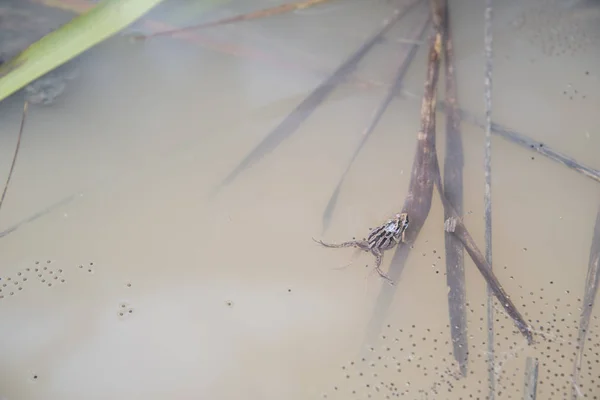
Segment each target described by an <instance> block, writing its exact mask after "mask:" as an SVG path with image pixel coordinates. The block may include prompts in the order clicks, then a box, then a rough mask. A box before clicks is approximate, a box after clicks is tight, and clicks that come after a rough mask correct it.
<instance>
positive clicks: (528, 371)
mask: <svg viewBox="0 0 600 400" xmlns="http://www.w3.org/2000/svg"><path fill="white" fill-rule="evenodd" d="M538 368H539V362H538V359H537V358H533V357H527V361H526V362H525V387H524V388H523V399H524V400H535V399H536V396H537V383H538Z"/></svg>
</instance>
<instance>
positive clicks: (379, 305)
mask: <svg viewBox="0 0 600 400" xmlns="http://www.w3.org/2000/svg"><path fill="white" fill-rule="evenodd" d="M441 1H442V0H431V1H430V5H431V9H432V20H433V26H434V30H435V34H434V36H433V37H432V39H431V45H430V48H429V55H428V63H427V78H426V80H425V93H424V94H423V100H422V102H421V128H420V130H419V132H418V133H417V146H416V149H415V157H414V161H413V166H412V171H411V177H410V183H409V185H408V194H407V195H406V199H405V200H404V205H403V206H402V212H406V213H408V215H410V227H409V228H408V230H407V231H406V236H407V241H408V242H409V243H410V242H414V241H415V240H416V238H417V236H418V234H419V232H420V231H421V228H422V227H423V225H424V224H425V220H426V219H427V216H428V215H429V211H430V209H431V199H432V197H433V183H434V178H435V171H436V158H435V154H436V153H435V151H436V150H435V104H436V94H437V82H438V77H439V69H440V58H441V50H442V35H443V32H444V30H445V29H444V20H445V18H444V15H445V14H444V13H443V5H442V4H440V2H441ZM410 248H411V246H407V245H405V244H400V245H399V246H398V248H397V249H396V252H395V253H394V257H393V259H392V262H391V264H390V268H389V271H388V276H389V277H390V278H391V279H392V280H393V281H394V282H395V281H397V280H398V279H399V277H400V275H401V274H402V270H403V269H404V265H405V262H406V259H407V257H408V254H409V253H410ZM397 287H398V285H388V284H386V285H383V286H382V288H381V290H380V292H379V296H378V297H377V300H376V303H375V307H374V310H373V313H372V316H371V320H370V321H369V325H368V328H367V333H366V337H365V340H364V343H370V344H371V345H372V344H373V343H374V342H375V341H376V340H377V339H378V337H379V332H380V331H381V327H382V325H383V323H384V321H385V319H386V317H387V313H388V312H389V309H390V306H391V304H392V301H393V299H394V294H395V292H396V288H397Z"/></svg>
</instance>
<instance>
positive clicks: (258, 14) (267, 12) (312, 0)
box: [135, 0, 329, 39]
mask: <svg viewBox="0 0 600 400" xmlns="http://www.w3.org/2000/svg"><path fill="white" fill-rule="evenodd" d="M326 1H329V0H308V1H304V2H301V3H288V4H282V5H280V6H275V7H271V8H266V9H263V10H259V11H254V12H250V13H247V14H242V15H236V16H235V17H229V18H223V19H220V20H218V21H213V22H206V23H203V24H197V25H193V26H188V27H185V28H178V29H170V30H167V31H160V32H155V33H150V34H148V35H136V36H135V39H148V38H151V37H155V36H170V35H175V34H178V33H184V32H190V31H197V30H200V29H206V28H212V27H215V26H219V25H227V24H232V23H234V22H242V21H249V20H253V19H259V18H266V17H271V16H273V15H279V14H284V13H287V12H291V11H295V10H301V9H304V8H308V7H311V6H315V5H317V4H321V3H324V2H326Z"/></svg>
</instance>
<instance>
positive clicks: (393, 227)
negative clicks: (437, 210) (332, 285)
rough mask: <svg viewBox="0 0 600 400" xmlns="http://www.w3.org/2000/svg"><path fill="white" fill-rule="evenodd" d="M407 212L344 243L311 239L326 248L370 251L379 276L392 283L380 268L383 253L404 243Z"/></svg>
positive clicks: (407, 219) (407, 223)
mask: <svg viewBox="0 0 600 400" xmlns="http://www.w3.org/2000/svg"><path fill="white" fill-rule="evenodd" d="M409 222H410V220H409V218H408V213H405V212H403V213H399V214H396V215H394V217H392V218H390V219H388V220H387V221H386V222H385V223H383V224H382V225H380V226H378V227H376V228H374V229H372V230H371V232H370V233H369V236H368V237H367V239H366V240H365V239H363V240H351V241H348V242H344V243H339V244H334V243H326V242H323V241H322V240H317V239H315V238H312V239H313V241H315V242H316V243H319V244H320V245H322V246H324V247H328V248H342V247H357V248H359V249H361V250H364V251H367V252H369V253H371V254H372V255H373V256H374V257H375V270H376V271H377V273H378V274H379V276H380V277H382V278H383V279H385V280H386V281H387V282H388V283H390V284H392V285H393V281H392V279H391V278H390V277H389V276H387V275H386V274H385V273H384V272H383V271H382V270H381V262H382V260H383V253H384V252H385V251H387V250H390V249H392V248H394V247H395V246H396V245H398V244H399V243H406V229H408V225H409Z"/></svg>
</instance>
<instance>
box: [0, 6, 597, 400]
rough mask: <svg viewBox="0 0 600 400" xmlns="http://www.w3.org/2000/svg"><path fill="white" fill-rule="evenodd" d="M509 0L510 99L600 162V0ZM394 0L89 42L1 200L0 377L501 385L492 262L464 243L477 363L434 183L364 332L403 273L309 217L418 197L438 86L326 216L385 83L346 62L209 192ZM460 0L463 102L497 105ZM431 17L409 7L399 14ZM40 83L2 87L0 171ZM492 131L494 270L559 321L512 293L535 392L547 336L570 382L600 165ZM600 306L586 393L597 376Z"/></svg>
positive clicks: (375, 64) (499, 29) (515, 347)
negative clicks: (421, 137)
mask: <svg viewBox="0 0 600 400" xmlns="http://www.w3.org/2000/svg"><path fill="white" fill-rule="evenodd" d="M496 3H497V2H494V5H495V6H496V8H495V10H494V11H495V12H494V35H495V36H494V63H495V69H494V93H493V101H494V103H493V107H494V117H493V118H494V120H495V121H496V122H499V123H501V124H503V125H507V126H510V127H511V128H513V129H515V130H518V131H519V132H521V133H524V134H526V135H528V136H530V137H532V138H534V139H536V140H539V141H542V142H544V143H545V144H547V145H548V146H552V147H553V148H554V149H556V150H559V151H561V152H563V153H566V154H568V155H570V156H572V157H573V158H575V159H577V160H578V161H580V162H581V163H583V164H586V165H588V166H590V167H593V168H596V169H600V132H599V131H598V126H600V114H598V113H597V111H596V110H598V108H599V106H600V82H599V76H600V69H599V68H598V66H599V65H600V53H599V52H598V48H597V46H595V45H594V43H598V40H597V39H598V38H600V29H599V28H598V27H599V26H600V23H598V22H600V19H599V18H598V15H600V8H598V6H597V5H596V4H594V3H593V2H591V3H592V4H591V5H589V4H583V5H581V4H575V5H573V4H570V3H569V4H567V2H558V1H551V2H549V1H526V2H517V1H507V2H503V3H502V4H496ZM272 4H274V3H273V2H263V3H262V4H261V5H260V6H262V7H265V6H268V5H272ZM565 4H567V5H566V6H565ZM257 6H258V5H257ZM393 6H394V4H393V2H387V1H378V2H369V3H367V2H359V1H349V2H332V3H329V4H324V5H323V6H322V8H321V9H319V8H314V9H309V10H304V11H302V12H297V13H292V14H289V15H285V16H281V17H276V18H272V19H268V20H263V21H256V22H246V23H241V24H238V25H235V26H229V27H220V28H215V29H213V30H211V31H206V32H203V33H202V35H201V37H202V38H205V39H206V38H208V39H210V41H211V42H210V43H221V45H220V46H221V48H223V47H225V45H223V44H222V43H234V44H237V45H238V46H240V47H243V48H249V49H253V52H252V54H250V56H249V55H248V54H249V53H244V54H238V55H231V54H224V53H222V52H217V51H214V50H211V49H209V48H207V47H206V46H202V45H201V44H202V43H207V42H206V40H205V41H204V42H202V41H183V40H178V39H172V38H156V39H154V40H152V41H148V42H146V43H136V44H132V43H130V42H128V41H127V40H125V39H124V38H122V37H115V38H113V39H112V40H110V41H108V42H106V43H104V44H102V45H100V46H98V47H97V48H96V49H94V50H93V51H91V52H89V54H87V55H86V57H85V58H84V59H83V60H82V61H81V79H79V80H78V81H77V82H75V83H73V84H71V86H69V88H68V89H67V91H66V92H65V94H64V95H63V96H62V97H61V98H60V99H59V100H57V102H56V103H55V104H53V105H52V106H48V107H43V106H32V107H31V108H30V110H29V115H28V118H27V122H26V127H25V132H24V134H23V141H22V144H21V150H20V155H19V159H18V161H17V166H16V169H15V172H14V175H13V177H12V183H11V186H10V189H9V192H8V195H7V198H6V201H5V202H4V204H3V206H2V210H0V231H5V230H7V229H10V228H11V227H14V226H16V225H17V226H19V227H18V229H17V230H15V231H13V232H12V233H10V234H7V235H5V236H3V237H2V238H1V239H0V249H1V252H0V254H1V255H0V260H1V265H2V269H1V271H0V275H1V280H0V285H1V286H0V289H1V291H0V316H1V318H2V322H3V323H2V326H1V328H0V338H1V340H0V354H2V357H0V358H1V361H0V371H1V373H0V380H1V385H0V387H1V389H0V398H2V399H6V400H12V399H65V400H66V399H81V398H86V399H135V398H145V399H159V398H160V399H162V398H165V397H171V398H180V399H195V398H210V399H241V398H244V399H303V400H304V399H317V398H318V399H321V398H329V399H349V398H351V399H354V398H356V399H368V398H372V399H388V398H406V399H453V400H454V399H471V398H473V399H477V398H479V399H485V398H486V396H489V382H488V380H487V379H488V373H487V371H486V369H487V368H488V367H487V366H486V358H487V353H486V352H487V343H486V338H487V332H486V325H485V318H486V317H485V307H484V306H483V305H484V303H485V299H486V294H485V285H484V284H483V280H482V279H481V277H480V275H479V274H478V272H477V270H476V269H475V266H474V265H473V263H472V262H471V261H470V260H469V259H468V258H466V265H465V268H466V274H467V301H468V306H467V316H468V319H469V325H468V332H469V338H468V345H469V365H468V370H469V373H468V375H467V377H466V378H459V377H458V376H456V371H457V367H456V365H455V362H454V360H453V357H452V346H451V343H450V340H451V339H450V333H449V332H450V329H449V327H448V312H447V297H446V293H447V288H446V280H445V277H444V272H445V263H444V237H443V231H442V223H443V212H442V208H441V204H440V201H439V198H438V197H437V194H434V201H433V206H432V210H431V212H430V215H429V219H428V220H427V222H426V224H425V226H424V228H423V230H422V231H421V233H420V235H419V237H418V239H417V241H416V242H415V243H414V244H413V245H414V249H413V250H412V252H411V254H410V256H409V258H408V260H407V264H406V268H405V269H404V272H403V273H402V276H401V279H400V281H398V282H397V286H398V287H397V291H396V294H395V297H394V302H393V304H392V306H391V309H390V311H389V316H388V317H387V320H386V323H385V325H384V327H383V328H382V330H381V332H380V337H379V340H378V341H377V343H374V344H369V343H364V337H365V332H366V331H367V329H368V322H369V320H370V317H371V315H372V313H373V312H376V310H374V307H375V300H376V298H377V295H378V293H379V291H380V290H381V287H382V285H385V283H384V282H382V281H381V279H379V278H378V277H377V275H376V274H373V273H372V270H371V268H366V267H365V266H366V265H367V264H372V261H373V259H372V258H371V257H370V256H369V255H366V254H364V255H363V254H361V255H359V256H358V257H355V258H353V257H354V256H355V255H354V254H353V251H352V250H350V249H340V250H330V249H324V248H321V247H319V246H318V245H316V244H315V243H314V242H313V241H312V240H311V237H316V238H323V239H324V240H328V241H334V242H335V241H343V240H349V239H351V238H352V237H355V236H356V237H362V236H363V235H365V234H366V233H367V232H368V228H371V227H373V226H375V225H376V224H378V223H381V222H382V221H383V220H385V219H386V218H388V217H389V216H391V215H392V214H393V213H395V212H398V211H399V207H401V205H402V203H403V200H404V196H405V194H406V191H407V186H408V181H409V177H410V168H411V165H412V158H413V151H414V147H415V138H416V132H417V130H418V127H419V108H420V104H419V102H415V101H414V100H411V99H409V98H406V97H404V98H398V99H396V100H394V101H393V102H392V104H391V105H390V108H389V109H388V111H387V112H386V114H385V115H384V117H383V118H382V119H381V121H380V123H379V125H378V127H377V129H376V131H375V132H374V134H373V137H372V138H371V139H370V140H369V142H368V143H367V145H366V146H365V148H364V150H363V152H362V153H361V154H360V156H359V157H358V159H357V161H356V163H355V164H354V166H353V167H352V170H351V172H350V173H349V174H348V176H347V178H346V181H345V184H344V186H343V188H342V191H341V194H340V198H339V200H338V207H337V208H336V211H335V213H334V216H333V219H332V222H331V227H330V229H329V230H328V231H326V233H325V234H324V235H321V215H322V212H323V209H324V207H325V206H326V204H327V202H328V200H329V196H330V194H331V192H332V190H333V188H334V187H335V185H336V184H337V181H338V179H339V177H340V174H341V173H342V172H343V171H344V169H345V165H346V162H347V160H348V159H349V157H350V155H351V154H352V152H353V150H354V146H355V145H356V144H357V143H358V142H359V141H360V139H361V138H360V135H361V132H362V130H363V129H364V127H365V126H366V125H367V123H368V121H369V118H370V116H371V113H372V111H373V109H374V108H376V107H377V105H378V102H379V101H380V100H381V99H382V98H383V97H384V95H385V89H382V88H373V89H364V88H360V87H356V86H353V85H350V84H343V85H341V86H340V87H339V88H338V89H336V91H335V92H334V93H333V94H332V95H331V96H330V97H329V99H328V100H327V101H326V102H325V103H324V104H323V105H322V106H321V107H319V108H318V109H317V110H316V111H315V112H314V114H313V115H312V116H311V117H310V118H309V119H308V120H307V121H306V122H305V123H304V124H302V125H301V127H300V129H299V130H298V132H297V133H295V134H294V135H293V136H292V137H291V138H290V139H288V140H286V141H285V142H284V143H283V144H282V145H281V146H280V147H279V148H278V149H277V150H276V151H274V152H272V153H270V154H269V155H267V156H266V157H264V158H263V159H262V160H261V161H260V162H259V163H257V164H256V165H254V166H253V167H252V168H250V169H248V170H247V171H245V172H244V173H242V174H241V175H240V176H239V178H238V179H237V180H236V181H234V182H233V183H232V184H230V185H228V186H227V187H225V188H224V189H223V190H222V191H221V192H220V193H219V194H218V195H217V196H215V197H210V196H209V194H210V193H211V191H212V190H213V188H214V187H215V186H216V185H217V184H219V182H221V181H222V179H223V178H224V177H225V176H226V175H227V174H228V173H229V172H231V170H232V169H233V168H234V167H235V166H236V165H237V163H238V162H239V161H240V160H241V159H242V158H243V157H244V156H245V155H246V154H247V153H249V152H250V151H251V150H252V149H253V147H254V146H256V145H257V144H258V143H259V142H260V141H261V140H262V139H263V138H264V137H265V135H266V134H267V133H268V132H269V130H270V129H272V128H273V127H274V126H275V125H276V124H277V123H278V122H279V121H280V120H281V119H283V118H284V117H285V116H286V115H287V114H288V113H289V112H290V111H291V110H292V109H293V108H294V107H295V106H296V105H297V104H298V103H299V102H300V101H301V100H302V99H303V98H304V97H305V96H306V95H307V94H308V93H309V92H310V91H311V90H312V89H313V88H314V87H315V86H316V85H318V83H319V82H320V81H321V80H323V79H324V78H325V77H326V73H327V71H331V70H333V69H335V68H336V67H337V65H339V64H340V63H341V62H342V61H343V60H344V59H345V58H346V57H347V56H348V54H350V53H351V52H353V51H354V50H355V49H356V48H357V47H358V46H359V45H360V44H361V43H362V41H363V40H364V39H365V38H366V37H368V36H369V35H370V34H371V33H372V32H374V31H375V30H377V29H378V27H379V26H380V24H381V21H382V20H383V19H384V18H385V17H386V16H387V15H389V13H390V11H391V10H392V9H393ZM450 6H451V7H452V8H451V10H452V11H451V12H452V23H453V26H454V43H455V52H456V70H457V80H458V92H459V97H460V99H459V100H460V103H461V105H462V107H463V108H465V109H467V110H470V111H472V112H474V113H476V114H478V115H482V110H483V51H482V50H483V39H482V34H483V4H482V2H475V1H462V2H454V1H450ZM583 6H585V7H588V8H587V9H586V10H587V11H585V12H581V11H580V10H581V8H578V7H583ZM245 9H246V8H245ZM228 12H229V13H230V15H231V14H235V12H236V8H235V6H234V5H232V6H229V9H228ZM156 15H158V16H160V8H159V9H157V10H155V12H154V14H153V17H154V16H156ZM410 28H411V20H410V18H408V19H403V20H401V21H400V22H399V23H398V24H396V25H395V27H394V28H393V29H392V30H391V31H390V32H389V33H388V34H387V35H386V37H388V38H402V37H404V36H405V35H406V34H408V33H409V32H410ZM401 46H403V45H402V44H398V43H396V44H394V43H390V42H388V41H386V42H383V43H381V44H379V45H377V46H376V47H375V48H374V49H373V50H372V51H371V52H370V53H369V54H368V55H367V56H366V57H365V58H364V59H363V61H361V63H360V65H359V67H358V70H357V72H356V74H355V75H357V76H360V77H362V78H364V79H371V80H376V81H380V82H388V81H389V80H390V79H391V78H392V77H393V75H394V73H395V69H396V67H397V63H398V60H399V56H400V53H401V50H402V48H401ZM269 55H270V56H271V58H268V56H269ZM251 56H252V57H251ZM273 56H276V57H277V59H279V60H287V61H288V62H287V64H286V63H282V62H275V61H273V59H272V58H273ZM425 62H426V50H425V48H421V49H420V50H419V52H418V53H417V56H416V59H415V61H414V63H413V65H412V67H411V69H410V71H409V73H408V75H407V78H406V82H405V88H406V89H407V90H409V91H412V92H414V93H417V94H419V95H420V94H421V92H422V88H423V80H424V77H425V69H424V67H425ZM441 84H443V80H442V82H441ZM441 93H443V90H441ZM19 96H20V94H16V95H15V96H13V97H11V98H10V99H8V100H7V101H5V102H3V103H2V104H0V119H1V120H2V124H1V125H0V141H1V143H0V152H1V157H0V171H2V179H1V180H2V181H4V179H5V178H6V174H7V173H8V170H9V167H10V162H11V159H12V153H13V150H14V146H15V142H16V134H17V131H18V125H19V122H20V117H21V114H20V113H21V107H22V103H21V97H19ZM438 121H439V123H438V131H439V132H438V141H439V144H438V149H439V151H440V157H443V149H444V135H443V129H442V127H443V126H444V125H443V121H444V119H443V115H442V114H440V115H439V119H438ZM462 132H463V142H464V153H465V168H464V182H465V187H464V193H465V195H464V198H465V205H464V209H465V210H466V211H468V214H467V215H466V216H465V223H466V225H467V227H468V228H469V230H470V231H471V234H472V235H473V237H474V238H475V240H476V241H477V242H478V243H479V245H480V246H482V247H481V248H482V249H483V242H484V241H483V170H482V166H483V134H482V131H481V130H480V129H479V128H475V127H473V126H470V125H467V124H463V126H462ZM492 146H493V147H492V152H493V155H492V157H493V159H492V163H493V166H492V168H493V218H494V219H493V223H494V226H493V235H494V236H493V239H494V243H493V245H494V268H495V270H496V273H497V275H498V277H499V279H500V281H501V282H502V283H503V284H504V286H505V288H506V290H507V292H508V293H509V294H510V295H511V296H512V298H513V299H514V301H515V303H516V304H517V306H518V307H519V308H520V310H521V311H522V312H523V313H524V315H525V316H526V318H527V319H529V320H531V321H532V324H533V325H534V327H535V328H536V329H537V330H538V342H537V343H536V344H535V345H534V346H531V347H527V346H526V343H525V341H524V339H523V338H522V337H520V336H519V335H518V334H516V333H515V332H514V328H513V326H512V324H511V322H510V320H508V319H507V318H506V317H505V315H504V313H503V311H502V309H501V307H499V306H498V305H496V307H495V308H496V311H495V318H496V319H497V321H496V322H495V326H494V328H495V338H496V341H495V358H496V364H495V366H494V372H495V377H496V379H495V384H494V385H495V391H494V397H495V398H497V399H522V398H524V397H523V396H524V394H523V387H524V381H525V378H524V370H525V365H526V358H527V357H528V356H530V357H535V358H537V359H538V361H539V380H538V390H537V394H538V398H539V399H563V398H569V397H570V394H571V390H572V381H571V378H570V374H571V372H572V366H573V360H574V358H575V352H576V346H577V343H576V338H577V329H578V326H579V314H580V312H581V307H582V304H581V299H582V297H583V286H584V280H585V277H586V273H587V268H588V257H589V251H590V247H591V240H592V233H593V230H594V222H595V219H596V212H597V210H598V206H599V201H600V184H598V183H597V182H594V181H592V180H590V179H589V178H586V177H584V176H582V175H580V174H578V173H576V172H573V171H571V170H568V169H566V168H565V167H563V166H561V165H559V164H557V163H555V162H553V161H551V160H548V159H546V158H544V157H543V156H542V155H538V154H537V153H532V152H530V151H528V150H525V149H522V148H519V147H516V146H515V145H514V144H511V143H509V142H506V141H505V140H503V139H501V138H498V137H494V138H493V142H492ZM63 200H64V202H63V203H61V204H60V205H58V206H56V207H54V208H52V210H51V211H50V212H48V213H46V214H44V215H43V216H41V217H40V218H37V219H35V220H33V221H31V222H28V223H24V224H22V225H19V224H20V223H21V222H22V221H26V220H27V219H28V218H30V217H32V216H33V215H35V214H36V213H38V212H40V211H42V210H44V209H46V208H48V207H50V206H52V205H54V204H56V203H60V202H61V201H63ZM391 255H392V253H386V257H385V258H384V264H383V269H384V270H386V269H387V267H388V265H389V261H390V260H391ZM351 260H354V262H353V264H352V265H351V266H349V267H347V268H344V269H336V268H338V267H342V266H344V265H346V264H348V263H349V262H350V261H351ZM599 313H600V312H599V311H598V310H597V308H596V309H595V310H594V312H593V313H592V318H591V323H590V328H589V332H588V339H587V343H586V351H585V353H584V358H583V366H582V368H581V373H580V378H579V383H578V386H577V390H578V391H579V394H580V395H581V396H582V398H589V399H593V398H598V397H599V396H600V356H599V352H600V314H599ZM542 333H543V336H542ZM365 354H366V355H365Z"/></svg>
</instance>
